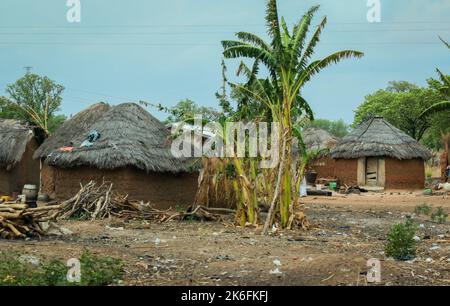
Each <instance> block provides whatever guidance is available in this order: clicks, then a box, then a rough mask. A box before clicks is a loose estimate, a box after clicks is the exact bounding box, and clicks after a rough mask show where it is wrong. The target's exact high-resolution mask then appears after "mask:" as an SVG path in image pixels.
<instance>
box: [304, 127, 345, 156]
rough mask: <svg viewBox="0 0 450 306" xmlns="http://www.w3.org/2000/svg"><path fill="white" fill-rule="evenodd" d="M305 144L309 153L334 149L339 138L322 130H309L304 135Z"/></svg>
mask: <svg viewBox="0 0 450 306" xmlns="http://www.w3.org/2000/svg"><path fill="white" fill-rule="evenodd" d="M302 137H303V142H304V143H305V145H306V149H307V150H308V151H312V150H315V151H319V150H326V149H330V150H331V149H333V148H334V147H335V146H336V144H337V143H338V142H339V138H338V137H335V136H333V135H331V134H330V133H328V132H327V131H325V130H323V129H320V128H308V129H306V130H304V131H303V133H302Z"/></svg>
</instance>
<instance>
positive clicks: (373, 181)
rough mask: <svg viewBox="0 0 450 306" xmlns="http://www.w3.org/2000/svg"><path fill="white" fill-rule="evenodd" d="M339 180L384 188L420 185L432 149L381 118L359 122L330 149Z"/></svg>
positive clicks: (407, 187) (412, 187) (417, 186)
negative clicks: (428, 148) (429, 149)
mask: <svg viewBox="0 0 450 306" xmlns="http://www.w3.org/2000/svg"><path fill="white" fill-rule="evenodd" d="M331 156H332V157H333V158H334V159H335V176H336V177H338V178H339V179H340V182H341V184H346V185H349V186H350V185H358V186H368V187H382V188H385V189H406V190H414V189H422V188H424V184H425V161H426V160H428V159H429V158H430V157H431V153H430V152H429V151H428V150H427V149H426V148H425V147H424V146H422V145H421V144H419V143H418V142H417V141H416V140H415V139H413V138H412V137H410V136H408V135H407V134H405V133H404V132H402V131H401V130H399V129H398V128H396V127H394V126H393V125H391V124H390V123H389V122H387V121H386V120H384V118H383V117H373V118H371V119H369V120H366V121H364V122H363V123H361V124H360V125H359V126H358V127H357V128H356V129H355V130H353V131H352V132H351V133H350V134H349V135H348V136H346V137H344V138H343V139H342V140H341V141H340V142H339V143H338V144H337V146H336V147H335V148H334V149H333V150H332V151H331Z"/></svg>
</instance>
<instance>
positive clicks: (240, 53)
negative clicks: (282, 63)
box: [222, 42, 276, 69]
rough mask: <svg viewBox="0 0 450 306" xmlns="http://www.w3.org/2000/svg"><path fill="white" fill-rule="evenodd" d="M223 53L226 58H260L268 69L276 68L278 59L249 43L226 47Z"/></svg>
mask: <svg viewBox="0 0 450 306" xmlns="http://www.w3.org/2000/svg"><path fill="white" fill-rule="evenodd" d="M222 43H223V42H222ZM223 55H224V56H225V57H226V58H239V57H247V58H253V59H255V60H260V61H261V62H262V63H264V65H266V66H267V68H268V69H276V60H275V58H274V56H273V55H272V54H271V53H269V52H267V51H266V50H264V49H261V48H258V47H255V46H252V45H249V44H241V45H236V46H232V47H229V48H226V49H225V50H224V51H223Z"/></svg>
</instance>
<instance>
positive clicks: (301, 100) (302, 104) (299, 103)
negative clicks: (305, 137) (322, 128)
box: [295, 95, 314, 121]
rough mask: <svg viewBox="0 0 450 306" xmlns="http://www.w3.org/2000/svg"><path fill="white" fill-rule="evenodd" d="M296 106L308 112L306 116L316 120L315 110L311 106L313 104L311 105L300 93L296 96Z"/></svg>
mask: <svg viewBox="0 0 450 306" xmlns="http://www.w3.org/2000/svg"><path fill="white" fill-rule="evenodd" d="M295 108H297V109H299V110H303V111H304V112H305V114H306V116H307V117H308V119H309V120H311V121H312V120H314V112H313V110H312V108H311V106H310V105H309V103H308V102H307V101H306V100H305V99H304V98H303V97H302V96H300V95H298V96H297V98H296V105H295Z"/></svg>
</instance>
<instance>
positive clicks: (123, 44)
mask: <svg viewBox="0 0 450 306" xmlns="http://www.w3.org/2000/svg"><path fill="white" fill-rule="evenodd" d="M0 45H2V46H15V45H17V46H117V47H120V46H124V47H126V46H143V47H145V46H148V47H187V46H189V47H221V45H220V43H219V42H218V43H135V42H104V43H99V42H28V41H27V42H0ZM321 45H374V46H378V45H379V46H390V45H391V46H396V45H399V46H403V45H424V46H425V45H427V46H431V45H439V46H440V45H442V44H441V43H439V42H335V43H330V42H323V43H321Z"/></svg>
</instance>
